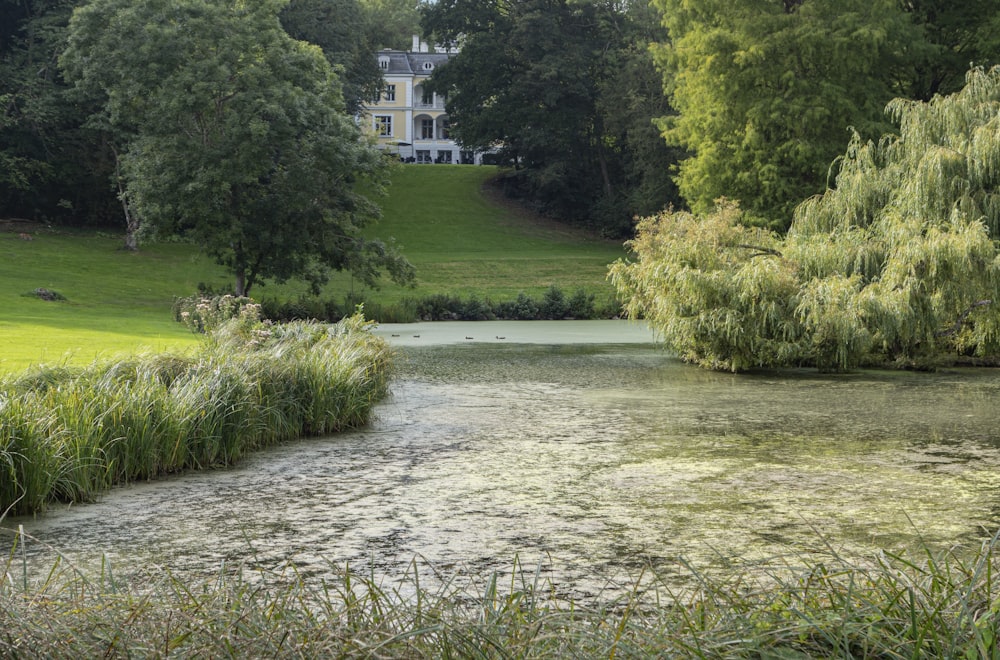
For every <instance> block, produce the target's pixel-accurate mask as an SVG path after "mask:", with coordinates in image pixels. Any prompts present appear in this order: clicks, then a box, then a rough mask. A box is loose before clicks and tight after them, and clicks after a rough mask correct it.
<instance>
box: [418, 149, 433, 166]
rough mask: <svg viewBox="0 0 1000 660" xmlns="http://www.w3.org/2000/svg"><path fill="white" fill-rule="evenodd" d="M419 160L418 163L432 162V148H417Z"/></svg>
mask: <svg viewBox="0 0 1000 660" xmlns="http://www.w3.org/2000/svg"><path fill="white" fill-rule="evenodd" d="M417 162H418V163H429V162H431V150H430V149H417Z"/></svg>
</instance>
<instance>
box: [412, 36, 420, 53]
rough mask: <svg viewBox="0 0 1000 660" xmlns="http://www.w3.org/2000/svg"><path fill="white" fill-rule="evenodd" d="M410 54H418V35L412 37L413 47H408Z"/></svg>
mask: <svg viewBox="0 0 1000 660" xmlns="http://www.w3.org/2000/svg"><path fill="white" fill-rule="evenodd" d="M410 52H411V53H419V52H420V36H419V35H416V34H415V35H413V45H412V46H410Z"/></svg>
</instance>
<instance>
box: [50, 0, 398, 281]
mask: <svg viewBox="0 0 1000 660" xmlns="http://www.w3.org/2000/svg"><path fill="white" fill-rule="evenodd" d="M283 4H284V3H282V2H279V1H278V0H266V1H261V2H255V3H251V4H242V3H236V4H233V3H230V2H226V1H225V0H212V1H211V2H203V1H201V0H197V1H196V0H170V1H169V2H166V1H165V0H143V1H141V2H132V1H131V0H95V1H94V2H91V3H90V4H88V5H86V6H85V7H81V8H79V9H78V10H77V11H76V12H74V15H73V19H72V20H71V22H70V35H69V47H68V48H67V50H66V52H65V53H64V54H63V57H62V59H61V63H62V65H63V67H64V71H65V72H66V75H67V76H68V77H70V78H71V79H72V80H74V81H75V82H76V83H77V85H78V86H79V87H80V88H81V89H82V90H85V91H89V92H90V93H94V94H100V95H101V96H102V98H103V99H104V105H103V110H102V113H101V114H102V117H103V120H104V121H106V122H107V123H108V124H109V125H110V126H112V127H113V128H115V127H117V128H119V129H125V128H128V129H130V130H129V137H128V144H127V152H126V153H125V154H124V155H123V156H122V159H121V164H122V168H123V174H124V180H125V188H126V189H125V193H124V194H125V196H126V198H127V200H128V203H129V204H130V205H131V206H132V207H134V209H135V210H136V211H137V212H138V214H139V215H140V216H141V217H142V218H143V223H144V227H145V230H146V231H148V232H150V233H156V234H160V235H171V234H183V235H185V236H188V237H190V238H191V239H193V240H194V241H196V242H197V244H199V245H200V246H202V247H203V249H204V250H205V251H206V253H207V254H209V255H210V256H212V257H213V258H214V259H216V260H217V261H218V262H219V263H220V264H222V265H224V266H226V267H227V268H228V269H229V270H230V271H231V272H232V273H233V274H234V275H235V277H236V287H235V289H236V291H235V292H236V293H237V294H238V295H245V294H246V293H247V292H248V291H250V290H251V289H252V287H253V286H254V285H255V284H257V283H259V282H260V281H262V280H263V279H271V280H274V281H277V282H282V281H286V280H288V279H292V278H299V279H303V280H305V281H307V282H309V283H310V284H311V285H312V286H313V287H314V289H317V290H318V288H319V287H320V286H321V285H322V284H324V283H325V282H326V281H327V280H328V277H329V273H330V271H331V270H349V271H351V272H352V273H355V274H356V275H357V276H358V277H359V278H361V279H362V280H364V281H365V282H368V283H372V284H374V282H375V280H376V279H377V277H378V276H379V273H380V272H381V271H382V270H383V269H384V270H385V271H387V272H388V273H389V274H390V275H391V276H392V277H393V278H394V279H396V280H399V281H407V280H411V279H412V277H413V272H412V267H411V266H410V265H409V263H408V262H406V260H405V259H403V258H402V257H401V256H400V255H399V254H398V252H396V251H395V250H394V249H393V248H392V246H391V245H387V244H386V243H383V242H381V241H378V240H374V239H372V238H369V237H365V236H364V235H363V234H362V229H363V228H364V227H365V226H367V225H369V224H370V223H372V222H373V221H374V220H375V219H377V217H378V215H379V211H378V208H377V207H376V206H375V205H374V204H373V203H372V202H371V201H370V200H369V199H368V198H367V197H365V196H364V195H362V194H360V193H359V192H358V190H357V187H356V182H357V181H359V180H365V181H367V182H368V185H369V189H370V190H372V191H374V192H376V193H377V192H379V191H380V186H381V184H382V183H383V181H382V177H383V175H384V172H385V162H384V161H383V159H382V157H381V156H380V154H379V152H378V151H377V150H375V149H374V148H373V147H371V146H370V145H368V144H367V143H365V142H364V141H363V140H361V139H360V132H359V129H358V127H357V126H356V125H355V123H354V122H353V120H352V119H351V118H350V117H348V116H347V115H346V114H345V112H344V102H343V97H342V95H341V93H340V84H339V80H338V79H337V77H336V76H335V75H334V73H333V71H332V69H331V68H330V65H329V63H328V62H327V61H326V59H325V58H324V57H323V55H322V52H321V51H320V50H319V49H318V48H317V47H315V46H310V45H308V44H305V43H303V42H300V41H295V40H293V39H291V38H290V37H289V36H288V34H287V33H286V32H285V31H284V29H283V28H282V26H281V24H280V23H279V21H278V12H279V10H280V9H281V8H282V6H283ZM151 26H155V27H151ZM133 129H134V130H133Z"/></svg>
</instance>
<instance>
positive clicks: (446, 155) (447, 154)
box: [434, 149, 451, 163]
mask: <svg viewBox="0 0 1000 660" xmlns="http://www.w3.org/2000/svg"><path fill="white" fill-rule="evenodd" d="M434 162H435V163H450V162H451V151H449V150H448V149H445V150H443V151H439V152H438V157H437V160H436V161H434Z"/></svg>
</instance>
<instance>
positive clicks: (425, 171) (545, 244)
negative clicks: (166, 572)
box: [0, 165, 624, 371]
mask: <svg viewBox="0 0 1000 660" xmlns="http://www.w3.org/2000/svg"><path fill="white" fill-rule="evenodd" d="M495 173H496V170H495V169H494V168H491V167H473V166H460V165H451V166H449V165H422V166H421V165H409V166H401V167H400V168H399V169H398V170H397V171H396V172H395V173H394V175H393V184H392V186H391V188H390V190H389V195H388V197H386V198H384V199H382V200H381V205H382V206H383V209H384V217H383V219H382V221H381V222H380V223H379V225H378V226H377V227H374V228H373V231H372V233H373V234H374V235H377V236H380V237H390V236H391V237H394V238H395V239H396V240H397V242H398V243H399V244H400V245H401V246H402V248H403V251H404V253H405V254H406V255H407V257H408V258H409V259H410V261H412V262H413V264H414V265H415V266H416V267H417V277H418V285H417V287H416V288H415V289H408V288H403V287H399V286H396V285H393V284H391V283H389V284H386V285H385V286H384V287H383V288H382V289H381V290H380V291H366V290H364V289H363V288H362V287H361V286H360V285H359V284H358V283H357V282H353V281H352V279H351V278H350V277H349V276H347V275H338V276H337V277H336V278H335V279H334V281H332V282H331V283H330V285H329V286H328V287H327V288H326V290H325V291H324V293H323V295H324V297H329V298H335V299H341V298H343V297H344V296H345V295H346V294H347V293H349V292H352V291H353V292H354V293H355V294H362V295H364V296H365V297H366V298H367V299H369V300H372V301H377V302H380V303H384V304H391V303H395V302H397V301H399V300H400V299H402V298H406V297H422V296H426V295H430V294H434V293H447V294H452V295H459V296H462V297H466V296H469V295H470V294H476V295H478V296H480V297H483V298H485V297H490V298H492V299H494V300H502V299H507V298H513V297H516V296H517V294H518V293H519V292H521V291H524V292H527V293H529V294H538V293H541V292H542V291H544V289H546V288H547V287H548V286H550V285H552V284H556V285H557V286H559V287H560V288H562V289H563V290H564V291H565V292H566V293H567V294H569V293H572V292H573V291H574V290H576V289H577V288H580V287H583V288H585V289H587V290H588V291H589V292H592V293H596V294H598V295H599V296H607V297H610V296H611V295H612V289H611V286H610V285H609V284H608V283H607V282H606V281H605V274H606V270H607V264H609V263H610V262H612V261H614V260H615V259H617V258H618V257H620V256H622V255H623V254H624V252H623V250H622V247H621V245H620V244H618V243H615V242H611V241H605V240H600V239H597V238H594V237H592V236H589V235H588V234H586V233H583V232H580V231H576V230H572V229H570V228H567V227H564V226H560V225H557V224H555V223H551V222H547V221H543V220H539V219H538V218H535V217H533V216H531V215H530V214H526V213H523V212H520V211H518V210H517V209H515V208H512V207H511V206H510V205H508V204H503V203H497V201H496V200H494V199H492V198H491V197H490V196H488V195H484V193H483V190H482V187H483V184H484V183H485V181H486V180H487V179H488V178H490V177H491V176H493V175H494V174H495ZM19 231H20V229H16V230H14V231H13V232H4V231H0V282H2V286H0V304H2V308H3V313H2V314H0V371H17V370H21V369H23V368H25V367H27V366H30V365H32V364H37V363H39V362H47V363H54V362H63V361H66V362H69V363H74V364H80V363H88V362H91V361H93V360H94V359H95V358H97V357H111V356H113V355H117V354H121V353H133V352H137V351H146V350H152V351H163V350H184V349H186V348H188V347H191V346H193V345H195V344H196V343H197V339H196V338H195V337H194V336H192V335H191V334H190V333H188V332H187V330H185V329H184V328H183V327H182V326H181V325H180V324H178V323H175V322H174V321H173V320H172V318H171V315H170V306H171V304H172V303H173V300H174V298H176V297H178V296H188V295H191V294H193V293H195V292H196V290H197V286H198V283H199V282H205V283H209V284H211V285H213V286H216V287H220V288H221V287H227V286H231V280H230V278H229V277H228V275H227V274H226V273H225V271H224V270H223V269H221V268H220V267H218V266H216V265H214V264H213V263H212V262H211V261H210V260H208V259H206V258H205V257H203V256H201V255H199V254H198V253H197V251H196V250H195V249H194V247H193V246H191V245H185V244H177V243H169V244H157V245H144V246H143V247H142V250H141V251H140V252H139V253H138V254H131V253H128V252H125V251H122V250H121V249H120V246H121V240H120V239H119V238H117V237H111V236H107V235H102V234H97V233H94V232H90V233H87V232H71V231H59V230H33V231H32V236H33V239H34V240H31V241H27V240H23V239H22V238H20V237H19ZM39 287H44V288H46V289H50V290H53V291H56V292H58V293H60V294H62V295H63V296H65V297H66V301H62V302H48V301H43V300H40V299H38V298H36V297H27V296H25V295H24V294H26V293H29V292H31V291H34V290H35V289H37V288H39ZM305 290H306V289H305V287H304V286H302V285H300V284H296V283H288V284H285V285H281V286H276V285H271V286H266V287H262V288H258V289H256V290H254V291H252V292H251V294H252V295H253V296H254V297H271V298H278V299H285V298H292V297H297V296H299V295H300V294H302V293H304V292H305Z"/></svg>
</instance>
